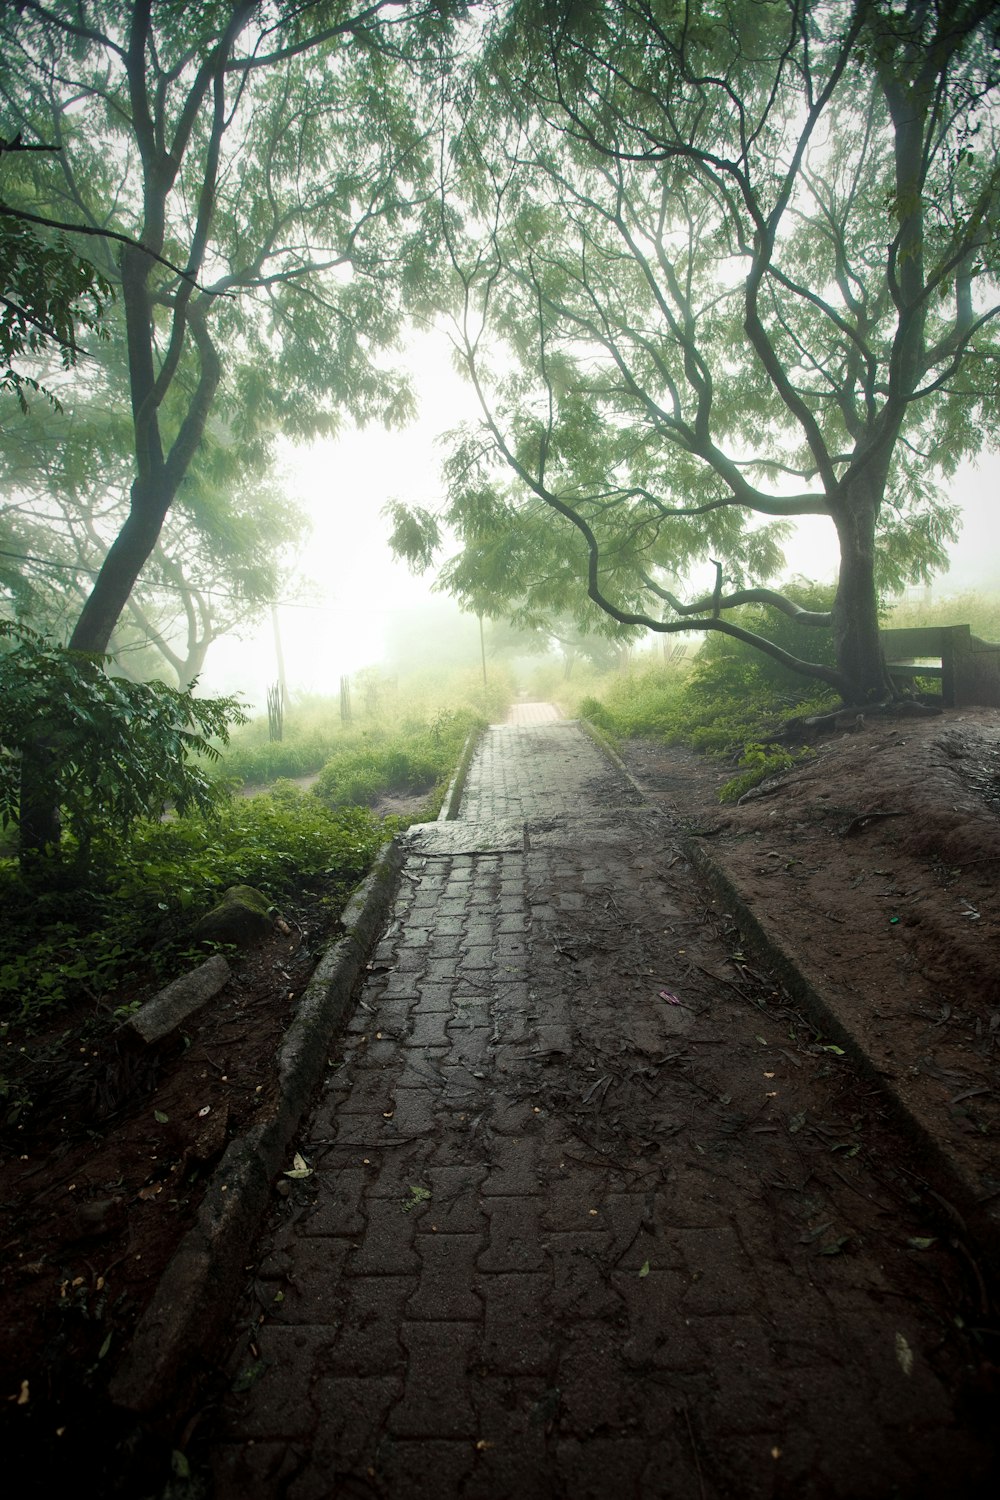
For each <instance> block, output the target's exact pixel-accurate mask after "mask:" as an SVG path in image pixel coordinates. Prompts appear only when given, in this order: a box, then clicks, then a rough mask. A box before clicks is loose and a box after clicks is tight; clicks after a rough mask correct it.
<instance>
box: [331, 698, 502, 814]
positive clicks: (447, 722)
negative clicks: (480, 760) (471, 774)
mask: <svg viewBox="0 0 1000 1500" xmlns="http://www.w3.org/2000/svg"><path fill="white" fill-rule="evenodd" d="M484 722H485V721H484V720H483V719H482V717H481V716H478V715H476V714H474V713H473V712H472V711H471V710H468V709H466V710H464V711H459V712H453V711H450V710H446V711H444V712H442V713H440V714H438V715H436V716H435V718H434V719H432V720H430V721H410V722H409V723H408V724H406V725H404V726H403V727H402V729H401V730H400V731H397V732H396V733H395V734H391V735H390V734H386V733H382V734H380V733H378V732H377V731H376V732H374V733H370V734H363V735H362V736H361V737H360V739H359V740H356V741H355V743H354V744H353V745H345V746H344V747H343V748H342V749H341V750H339V751H338V753H337V754H336V755H334V756H333V757H332V758H331V759H330V760H329V761H328V762H327V764H326V765H325V766H324V767H323V770H322V771H321V772H320V775H319V779H318V780H317V782H316V784H315V786H314V787H313V792H314V794H315V795H316V796H317V797H318V798H320V799H321V800H322V801H323V802H325V803H326V804H327V805H328V806H330V807H343V806H346V805H349V804H352V803H361V804H367V805H369V806H370V805H372V804H373V803H375V802H377V801H378V799H379V798H380V797H382V796H385V795H386V794H388V793H394V794H395V795H397V796H412V795H415V794H417V793H420V792H427V793H431V792H432V791H434V789H435V788H436V789H437V790H438V792H439V794H440V795H442V796H443V793H444V791H445V789H446V785H447V782H448V779H449V777H450V776H451V774H452V772H453V770H454V768H455V764H456V762H457V760H458V757H459V755H460V754H461V751H462V746H463V745H464V743H465V741H466V739H467V738H468V736H469V734H470V733H472V731H473V730H475V729H477V728H480V727H481V726H482V724H483V723H484ZM438 805H440V797H439V799H438Z"/></svg>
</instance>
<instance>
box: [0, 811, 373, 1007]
mask: <svg viewBox="0 0 1000 1500" xmlns="http://www.w3.org/2000/svg"><path fill="white" fill-rule="evenodd" d="M387 832H388V830H387V828H386V826H385V825H384V824H383V823H382V822H381V821H380V820H379V819H378V818H376V817H375V816H374V815H373V814H372V813H371V812H369V811H368V810H367V809H364V808H360V807H346V808H341V809H339V810H336V811H334V810H331V809H330V808H328V807H325V806H324V805H323V804H322V803H321V802H319V801H317V800H316V799H314V798H311V797H304V796H302V794H301V793H300V792H299V791H298V789H297V788H295V787H288V786H287V784H286V786H284V787H282V788H281V789H280V790H279V791H278V793H277V795H273V796H269V795H264V796H260V797H254V798H234V799H233V800H232V801H231V802H229V803H227V804H225V805H223V806H221V807H220V808H219V809H218V810H217V813H216V814H215V815H214V816H212V817H210V818H206V817H203V816H201V815H197V814H191V815H190V816H187V817H184V818H171V819H169V820H167V821H164V822H159V821H155V822H154V821H150V822H143V823H140V824H138V825H136V827H135V828H134V829H133V831H132V835H131V840H130V844H129V849H128V858H127V859H124V860H122V859H119V858H116V857H114V851H112V850H110V849H102V848H101V847H97V848H96V849H95V850H94V856H93V863H92V869H91V873H90V877H89V879H88V882H87V884H86V886H85V887H76V888H73V887H70V888H61V889H60V888H58V887H57V886H55V885H54V886H53V888H51V889H49V890H43V891H39V889H38V888H37V887H34V886H29V885H28V884H26V883H25V881H24V880H23V878H22V877H21V876H20V874H19V872H18V870H17V868H16V866H15V864H14V863H13V861H9V860H8V861H5V862H3V863H2V864H0V1017H2V1018H3V1019H4V1020H6V1021H8V1022H14V1023H21V1024H28V1025H32V1024H37V1023H39V1022H41V1021H42V1020H43V1019H44V1018H45V1017H46V1016H47V1015H48V1014H51V1013H52V1012H53V1011H55V1010H57V1009H58V1008H60V1007H62V1006H65V1005H67V1004H69V1003H72V1002H75V1001H77V1000H79V999H80V998H82V997H88V998H90V999H92V1000H94V1001H96V1002H100V1001H101V999H102V997H104V996H105V995H107V994H109V993H112V992H114V991H115V990H116V989H118V988H119V987H120V986H122V985H123V984H124V983H126V982H127V981H128V979H129V977H130V976H132V975H139V976H144V977H148V976H149V975H152V977H154V978H155V979H156V980H158V981H161V982H166V981H167V980H168V979H170V978H171V977H172V976H173V974H174V973H176V972H178V971H179V970H180V969H181V968H182V967H183V966H184V964H190V962H191V961H192V957H193V955H192V953H191V937H190V932H191V926H192V924H193V922H194V921H195V920H196V919H197V918H198V917H199V916H200V915H201V914H202V913H203V912H205V911H207V910H208V909H209V908H210V907H211V906H212V905H214V904H215V902H216V901H218V899H219V898H220V897H221V895H222V893H223V892H224V891H225V890H226V889H227V888H228V887H229V886H231V885H252V886H256V887H257V888H258V889H260V890H262V891H264V892H265V894H266V895H268V896H269V897H270V898H271V900H272V901H274V903H275V904H276V905H277V906H279V907H280V906H281V905H283V904H284V903H286V902H294V901H295V900H297V899H299V898H301V897H302V896H303V895H304V894H308V893H310V892H311V893H312V894H313V895H315V894H316V893H318V892H322V896H323V899H325V900H326V901H328V902H330V903H331V904H333V905H339V904H341V903H342V902H343V901H345V900H346V899H347V896H348V895H349V893H350V891H351V890H352V889H353V888H354V886H356V885H357V884H358V882H359V881H360V880H361V879H363V877H364V875H365V873H366V872H367V870H368V869H369V867H370V865H371V863H372V861H373V860H374V858H375V855H376V854H377V852H378V849H379V847H380V846H381V844H382V843H383V842H384V840H385V838H386V836H387ZM203 956H204V954H203V953H202V952H201V951H200V950H199V952H198V955H197V958H198V960H200V959H201V958H202V957H203Z"/></svg>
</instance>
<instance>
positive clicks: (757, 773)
mask: <svg viewBox="0 0 1000 1500" xmlns="http://www.w3.org/2000/svg"><path fill="white" fill-rule="evenodd" d="M812 755H813V752H812V751H811V750H801V751H799V752H798V754H793V753H792V752H791V751H789V750H784V749H782V748H781V747H780V746H778V745H760V744H755V743H753V742H751V743H750V744H748V745H745V746H744V749H743V754H742V755H741V756H740V760H739V764H740V765H741V766H742V767H743V770H742V772H741V774H740V775H739V776H734V777H732V779H731V780H730V781H727V782H724V783H723V785H722V786H721V787H720V788H719V801H720V802H738V801H739V800H740V798H741V797H742V796H743V794H744V793H745V792H749V791H750V790H751V788H752V787H755V786H760V784H761V782H762V781H766V780H767V779H768V777H769V776H775V775H777V774H778V773H779V772H781V771H790V770H791V769H792V767H793V766H796V765H798V764H799V763H800V762H801V761H803V760H810V759H811V758H812Z"/></svg>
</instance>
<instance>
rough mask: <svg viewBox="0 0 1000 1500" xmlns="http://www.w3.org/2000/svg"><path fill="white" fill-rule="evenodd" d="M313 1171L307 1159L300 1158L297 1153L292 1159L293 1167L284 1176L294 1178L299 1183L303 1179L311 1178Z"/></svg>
mask: <svg viewBox="0 0 1000 1500" xmlns="http://www.w3.org/2000/svg"><path fill="white" fill-rule="evenodd" d="M312 1170H313V1169H312V1167H310V1166H309V1164H308V1162H307V1161H306V1159H305V1157H303V1156H300V1155H299V1153H298V1152H297V1151H296V1153H295V1155H294V1156H293V1157H292V1165H291V1167H290V1168H289V1170H288V1171H287V1172H285V1173H284V1176H285V1177H292V1178H294V1179H296V1181H297V1180H298V1179H300V1178H302V1177H311V1176H312Z"/></svg>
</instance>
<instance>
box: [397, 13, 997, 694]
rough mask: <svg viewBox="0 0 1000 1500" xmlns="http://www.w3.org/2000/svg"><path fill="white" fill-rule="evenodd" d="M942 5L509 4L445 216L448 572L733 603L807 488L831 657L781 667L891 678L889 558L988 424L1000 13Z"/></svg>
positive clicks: (575, 589)
mask: <svg viewBox="0 0 1000 1500" xmlns="http://www.w3.org/2000/svg"><path fill="white" fill-rule="evenodd" d="M958 10H959V11H960V13H961V22H960V24H957V23H956V21H955V15H956V8H955V7H954V6H952V7H942V6H916V7H914V6H910V7H902V8H901V7H899V6H896V5H892V4H888V3H883V0H876V3H872V4H864V5H858V6H822V5H811V6H806V7H805V8H803V7H802V6H801V5H799V4H797V3H795V0H773V3H769V4H766V5H762V4H757V3H754V0H724V3H720V4H714V3H713V4H708V5H701V4H695V5H676V6H673V5H664V4H656V5H649V4H645V3H640V4H638V5H621V6H614V5H607V4H605V5H593V6H591V5H581V4H550V3H548V0H522V3H518V4H516V5H512V6H507V7H498V8H497V10H496V11H495V12H494V21H493V24H492V25H489V24H487V25H486V26H485V27H484V48H483V55H482V61H481V63H480V66H479V68H478V70H477V72H476V73H475V75H474V84H473V87H474V89H475V90H476V93H475V97H474V100H473V102H472V104H471V106H470V102H469V100H467V99H465V100H463V105H464V117H465V125H464V132H463V136H462V138H461V140H460V141H459V145H458V149H457V150H456V153H455V160H456V182H455V193H454V196H455V198H456V199H459V198H460V196H461V195H463V194H464V196H465V199H466V202H467V204H468V211H465V212H459V211H457V210H456V212H455V214H454V216H453V219H452V221H451V227H450V233H449V241H448V249H449V251H450V253H451V261H452V266H453V270H454V276H453V287H454V297H455V307H456V309H457V315H456V318H455V330H456V341H457V343H458V344H459V348H460V353H461V357H462V360H463V361H464V363H465V364H466V366H467V367H468V369H469V371H470V373H471V374H472V375H473V377H474V379H475V382H476V388H477V394H478V395H479V398H480V401H481V403H482V406H483V409H484V414H483V420H482V421H481V422H480V423H479V424H478V426H477V427H475V428H472V427H468V428H466V429H464V430H462V431H461V432H459V433H457V434H456V435H455V440H454V443H453V447H452V453H451V457H450V460H449V463H448V465H447V467H446V473H445V482H446V487H447V493H448V503H447V506H446V507H445V509H444V511H443V513H442V516H441V519H442V520H443V521H444V523H445V525H446V527H447V528H448V530H449V531H450V532H451V533H452V534H453V535H454V536H456V537H457V538H458V540H459V543H460V545H461V548H462V550H461V551H460V552H459V554H458V555H457V556H454V557H452V559H451V560H450V561H449V563H448V565H447V568H446V572H445V578H446V581H447V583H448V586H449V587H450V588H452V590H453V591H454V592H455V593H456V594H457V595H458V597H460V598H463V599H474V598H476V599H479V600H480V601H485V603H486V606H487V607H488V608H493V607H496V608H497V609H499V608H501V607H503V606H505V605H509V604H510V603H511V601H515V602H516V601H520V600H522V599H523V598H525V597H527V598H528V599H529V602H531V603H532V604H533V605H535V606H537V608H538V609H540V610H546V611H549V612H551V611H553V610H554V609H557V608H561V607H565V608H569V609H574V610H577V609H578V610H579V613H580V617H581V619H582V618H583V617H584V611H585V609H586V608H589V607H590V606H591V605H592V604H593V605H597V606H598V607H600V608H601V609H603V610H604V611H605V612H606V613H607V614H608V615H609V616H610V617H612V618H613V619H615V620H616V621H618V622H619V624H622V625H625V626H630V625H634V624H636V623H640V624H648V625H649V626H650V627H651V628H652V627H654V625H655V623H659V622H660V621H661V619H662V617H663V606H664V604H666V605H668V606H669V608H670V609H671V610H673V611H674V612H675V614H674V615H673V616H672V617H670V616H668V618H672V619H675V620H676V621H678V622H680V621H681V620H682V619H683V621H684V622H686V623H690V622H692V621H693V620H695V619H696V618H698V617H700V618H701V621H702V628H705V627H709V628H714V624H715V622H716V621H717V620H719V619H724V620H725V621H726V622H727V623H728V624H729V625H730V626H731V627H733V628H740V617H739V615H738V614H737V613H735V609H734V607H735V606H739V605H742V604H748V603H750V602H751V600H750V598H749V597H748V594H749V593H750V592H751V591H752V589H753V588H755V587H756V586H757V585H759V584H760V583H763V582H766V581H767V580H768V579H770V578H772V577H774V576H775V575H776V574H777V573H778V572H779V571H780V566H781V564H780V548H781V545H782V544H783V541H784V538H785V537H786V536H787V534H788V532H787V528H788V525H789V523H794V519H795V518H796V517H799V516H807V515H826V516H827V517H828V518H829V519H830V521H831V522H833V523H834V524H835V527H836V531H835V530H834V526H831V530H830V539H831V544H832V545H834V546H835V545H836V539H837V537H840V538H845V539H846V538H851V539H852V540H851V542H850V544H849V545H846V546H845V547H844V550H843V555H842V557H841V566H842V579H843V585H844V592H843V596H842V605H843V609H842V613H841V614H840V616H839V618H838V630H837V634H836V640H837V644H838V651H839V659H838V661H837V662H836V664H835V667H834V664H833V663H823V662H821V661H817V660H816V659H815V658H814V656H813V654H812V652H811V650H807V651H806V653H805V654H804V655H803V656H802V657H799V658H798V659H799V661H800V663H801V670H802V672H803V673H804V674H805V675H807V676H809V675H811V676H812V677H813V678H814V680H816V681H819V682H824V683H832V684H833V685H835V686H836V687H837V688H838V690H839V691H840V692H841V693H842V694H843V695H844V696H845V698H846V699H847V701H854V702H863V701H865V700H867V699H871V698H877V697H880V696H881V695H882V694H883V692H887V691H889V689H890V684H889V682H888V679H887V677H886V673H885V670H884V664H883V662H882V657H881V653H880V651H879V643H878V619H877V609H876V596H877V591H878V590H879V589H881V588H884V587H890V586H893V587H895V586H899V584H900V583H902V582H904V581H913V580H915V579H919V578H925V577H927V576H928V575H929V573H930V572H931V571H933V570H935V569H938V568H940V567H941V566H942V563H943V560H944V556H945V552H946V546H947V543H948V541H949V539H950V537H951V536H952V535H953V534H954V528H955V520H956V515H955V508H954V506H952V505H949V504H948V503H947V502H946V501H945V500H944V498H943V495H942V484H943V482H944V481H946V480H947V479H948V478H950V477H951V475H952V474H953V473H954V470H955V466H956V464H957V463H958V462H959V461H960V460H961V459H962V458H963V457H964V456H967V455H969V454H971V453H974V452H976V451H977V450H978V449H979V448H980V447H981V446H982V445H983V444H984V443H985V442H989V441H991V439H992V435H993V433H994V432H995V425H996V424H995V421H994V420H993V418H994V415H995V410H996V395H997V388H996V380H995V376H994V374H993V372H994V370H995V366H996V359H997V352H998V348H1000V345H998V328H1000V324H998V321H997V316H996V314H997V312H998V305H997V269H998V261H997V254H998V241H997V239H996V236H995V235H993V234H992V232H989V231H987V229H986V227H985V226H986V225H988V224H990V225H991V224H993V222H994V221H995V218H996V214H997V211H998V206H1000V179H998V177H997V175H996V172H995V170H994V166H995V161H996V157H997V149H998V143H1000V124H998V116H997V112H996V101H997V97H998V91H1000V73H998V71H997V69H996V68H995V66H994V64H993V58H994V56H995V43H996V18H995V8H991V7H989V6H982V5H973V4H971V3H969V4H962V5H961V6H959V7H958ZM904 11H905V18H904V17H903V14H902V13H903V12H904ZM918 80H919V81H918ZM804 100H808V101H809V108H808V109H807V108H805V107H804V105H803V101H804ZM859 121H864V128H863V129H859V128H858V122H859ZM970 142H975V145H974V147H973V148H972V149H970V148H969V143H970ZM901 184H906V187H905V189H904V188H903V187H901V186H900V185H901ZM463 207H464V205H463ZM875 452H877V453H878V455H879V461H878V463H877V464H875V463H873V458H872V455H873V453H875ZM429 531H430V529H429V528H428V527H427V526H426V524H422V518H421V517H420V516H411V517H410V518H409V520H408V522H407V524H406V525H402V526H400V527H398V532H399V535H400V537H401V545H402V547H403V550H408V551H409V555H411V556H412V557H414V558H415V559H417V560H419V558H420V555H421V547H423V546H425V544H426V539H427V537H428V535H429ZM713 563H715V564H716V566H717V567H718V570H719V572H718V585H719V586H718V591H716V590H714V589H713V584H714V583H715V581H716V580H715V579H714V578H713V577H712V575H711V573H710V572H709V568H710V566H711V565H712V564H713ZM688 589H690V590H691V591H692V593H688ZM692 595H693V597H692ZM574 601H576V603H575V604H574ZM805 639H806V643H807V645H808V646H809V647H812V646H815V645H816V644H817V642H818V639H819V638H818V636H816V635H810V636H808V637H806V638H805Z"/></svg>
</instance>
